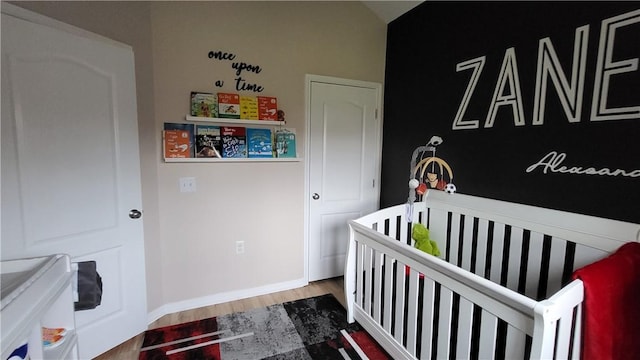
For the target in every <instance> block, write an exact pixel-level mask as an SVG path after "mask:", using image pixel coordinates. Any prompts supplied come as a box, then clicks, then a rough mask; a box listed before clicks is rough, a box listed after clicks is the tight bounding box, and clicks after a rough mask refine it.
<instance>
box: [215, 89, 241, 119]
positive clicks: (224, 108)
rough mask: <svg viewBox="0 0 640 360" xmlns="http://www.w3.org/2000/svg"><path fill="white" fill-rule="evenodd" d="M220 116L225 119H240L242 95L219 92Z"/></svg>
mask: <svg viewBox="0 0 640 360" xmlns="http://www.w3.org/2000/svg"><path fill="white" fill-rule="evenodd" d="M218 116H219V117H220V118H223V119H240V95H238V94H229V93H218Z"/></svg>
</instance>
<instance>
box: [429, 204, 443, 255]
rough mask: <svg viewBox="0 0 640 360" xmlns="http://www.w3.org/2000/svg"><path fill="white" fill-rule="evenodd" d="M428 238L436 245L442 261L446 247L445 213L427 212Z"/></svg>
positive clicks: (439, 211)
mask: <svg viewBox="0 0 640 360" xmlns="http://www.w3.org/2000/svg"><path fill="white" fill-rule="evenodd" d="M429 236H430V237H431V239H432V240H434V241H435V242H437V243H438V248H439V249H440V252H441V253H442V255H441V258H443V259H444V256H445V253H444V251H445V249H446V247H447V212H446V211H443V210H437V209H430V211H429Z"/></svg>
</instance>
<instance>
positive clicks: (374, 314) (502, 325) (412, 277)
mask: <svg viewBox="0 0 640 360" xmlns="http://www.w3.org/2000/svg"><path fill="white" fill-rule="evenodd" d="M407 207H408V205H404V204H403V205H398V206H394V207H390V208H386V209H382V210H379V211H377V212H375V213H373V214H370V215H367V216H364V217H362V218H360V219H357V220H354V221H351V222H350V224H349V227H350V241H349V248H348V253H347V260H346V267H345V295H346V298H347V311H348V317H349V321H350V322H353V321H354V320H355V321H358V322H359V323H360V324H361V325H362V326H363V327H364V328H365V329H366V330H367V331H368V332H369V333H370V334H371V335H372V336H373V337H374V338H375V339H376V340H377V341H378V342H379V343H380V344H381V345H382V346H383V347H384V348H385V349H386V350H387V351H388V352H389V353H390V355H391V356H393V358H394V359H416V358H417V359H435V358H437V359H483V360H484V359H525V358H530V359H569V358H574V359H577V358H579V357H580V335H581V311H582V300H583V286H582V282H581V281H580V280H574V281H571V274H572V273H573V271H574V270H576V269H578V268H580V267H582V266H584V265H587V264H589V263H592V262H594V261H596V260H599V259H601V258H603V257H605V256H607V255H608V254H609V253H611V252H613V251H615V250H616V249H618V247H620V246H621V245H622V244H623V243H625V242H628V241H638V239H639V237H640V225H638V224H632V223H626V222H620V221H615V220H608V219H602V218H596V217H592V216H586V215H579V214H573V213H567V212H563V211H556V210H550V209H543V208H539V207H533V206H527V205H521V204H514V203H508V202H503V201H497V200H491V199H485V198H479V197H474V196H468V195H463V194H453V195H450V194H446V193H444V192H441V191H435V190H430V191H429V192H428V193H427V196H426V199H425V200H424V201H422V202H416V203H414V204H413V205H412V207H413V209H412V211H411V212H408V210H407ZM407 214H411V217H410V218H411V220H412V222H421V223H423V224H425V225H426V226H427V227H428V228H429V229H430V234H431V238H432V239H433V240H436V241H437V243H438V246H439V247H440V250H441V252H442V255H441V257H440V258H436V257H434V256H431V255H428V254H425V253H423V252H421V251H420V250H417V249H415V248H413V247H412V246H410V244H411V243H412V239H411V233H410V229H411V223H408V222H407V221H406V220H407Z"/></svg>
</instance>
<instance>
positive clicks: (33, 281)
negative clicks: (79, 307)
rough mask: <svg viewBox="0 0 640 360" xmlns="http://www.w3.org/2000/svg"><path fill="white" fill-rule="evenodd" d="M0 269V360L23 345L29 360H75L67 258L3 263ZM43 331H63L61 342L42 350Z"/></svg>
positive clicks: (69, 269)
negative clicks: (0, 277)
mask: <svg viewBox="0 0 640 360" xmlns="http://www.w3.org/2000/svg"><path fill="white" fill-rule="evenodd" d="M0 265H1V274H2V293H1V294H2V299H1V314H0V316H1V320H0V322H1V325H2V333H1V334H2V335H1V336H2V338H1V340H2V341H1V343H2V358H1V359H2V360H5V359H7V358H8V357H9V355H10V354H11V352H12V351H13V350H14V349H15V348H17V347H19V346H20V345H21V344H23V343H24V342H25V341H26V342H28V347H29V357H30V358H31V359H52V360H53V359H56V360H59V359H72V360H74V359H78V345H77V343H78V341H77V334H76V327H75V317H74V316H75V315H74V309H73V290H72V285H71V278H72V273H71V263H70V260H69V256H67V255H52V256H48V257H39V258H30V259H20V260H7V261H2V262H1V263H0ZM43 328H64V329H65V330H66V332H65V334H64V340H61V341H59V342H58V343H57V344H56V345H55V346H53V347H46V348H45V346H43V339H42V329H43Z"/></svg>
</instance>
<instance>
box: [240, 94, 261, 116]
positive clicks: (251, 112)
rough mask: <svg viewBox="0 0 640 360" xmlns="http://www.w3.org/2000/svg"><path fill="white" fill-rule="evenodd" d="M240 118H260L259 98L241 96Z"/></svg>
mask: <svg viewBox="0 0 640 360" xmlns="http://www.w3.org/2000/svg"><path fill="white" fill-rule="evenodd" d="M240 119H245V120H258V98H256V97H255V96H240Z"/></svg>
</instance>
